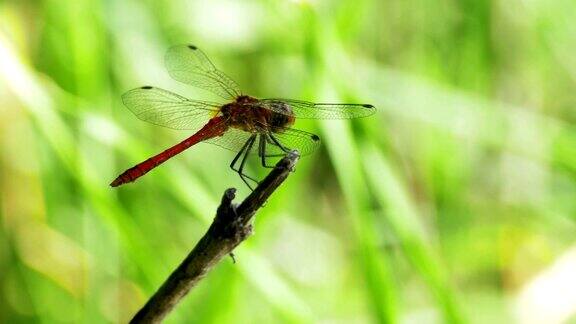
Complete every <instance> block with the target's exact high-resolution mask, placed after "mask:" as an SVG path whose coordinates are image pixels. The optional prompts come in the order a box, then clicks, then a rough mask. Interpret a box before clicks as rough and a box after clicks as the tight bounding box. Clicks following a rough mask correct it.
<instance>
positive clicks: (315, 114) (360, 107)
mask: <svg viewBox="0 0 576 324" xmlns="http://www.w3.org/2000/svg"><path fill="white" fill-rule="evenodd" d="M255 104H256V105H259V106H261V107H264V108H267V109H270V110H272V111H275V112H278V113H281V114H285V115H290V114H289V113H287V111H290V110H291V111H292V113H293V115H294V116H295V117H297V118H302V119H349V118H359V117H366V116H370V115H372V114H374V113H375V112H376V108H375V107H374V106H372V105H370V104H347V103H342V104H340V103H335V104H333V103H313V102H308V101H303V100H293V99H261V100H259V101H258V102H257V103H255ZM286 107H289V108H291V109H290V110H287V109H286Z"/></svg>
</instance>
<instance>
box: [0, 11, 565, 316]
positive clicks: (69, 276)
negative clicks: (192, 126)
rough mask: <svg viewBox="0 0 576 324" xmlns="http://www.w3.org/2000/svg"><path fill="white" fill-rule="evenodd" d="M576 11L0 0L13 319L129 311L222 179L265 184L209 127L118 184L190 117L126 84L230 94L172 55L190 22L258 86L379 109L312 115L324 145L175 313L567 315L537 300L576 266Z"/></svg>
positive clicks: (0, 236) (183, 247)
mask: <svg viewBox="0 0 576 324" xmlns="http://www.w3.org/2000/svg"><path fill="white" fill-rule="evenodd" d="M575 19H576V4H575V3H574V2H573V1H570V0H560V1H529V2H522V1H504V2H488V1H471V0H466V1H457V2H454V1H434V2H430V1H417V0H406V1H399V0H387V1H378V0H373V1H368V0H356V1H321V0H310V1H223V0H218V1H184V0H177V1H156V2H153V1H96V0H79V1H62V0H47V1H44V2H42V3H38V2H30V1H2V2H0V113H1V116H2V118H0V150H1V154H0V322H2V323H17V322H43V323H60V322H62V323H77V322H90V323H102V322H126V321H127V320H128V319H129V318H130V317H131V315H132V314H134V312H135V311H136V310H137V309H138V307H139V306H141V305H142V304H143V303H144V301H145V300H146V299H147V297H148V296H150V295H151V294H152V293H153V292H154V290H155V289H156V288H157V287H158V286H159V284H160V283H161V282H162V281H163V280H164V278H165V277H166V276H167V275H168V274H169V272H170V271H171V270H172V269H173V268H174V267H175V266H176V265H177V264H178V263H179V261H180V260H181V259H182V258H183V257H184V256H185V255H186V253H187V252H188V251H189V249H190V248H191V247H192V246H193V245H194V244H195V242H196V241H197V239H198V238H199V237H200V236H201V235H202V234H203V233H204V231H205V230H206V228H207V225H208V224H209V223H210V221H211V218H212V217H213V215H214V212H215V210H216V207H217V204H218V201H219V199H220V195H221V194H222V193H223V191H224V190H225V189H226V188H228V187H231V186H233V187H237V188H239V195H238V196H239V198H240V199H241V198H242V197H244V196H245V195H246V194H247V189H246V187H245V186H244V185H243V184H242V182H241V181H240V179H239V178H238V177H237V175H236V174H235V173H233V172H232V171H231V170H229V169H228V164H229V163H230V160H231V159H232V157H233V153H231V152H228V151H225V150H221V149H220V148H218V147H216V146H211V145H205V144H202V145H198V146H197V147H194V148H192V149H190V150H188V151H186V152H185V153H183V154H180V155H179V156H177V157H175V158H174V159H172V160H171V161H169V162H168V163H166V164H165V165H162V167H160V168H158V169H156V170H154V171H152V172H151V173H149V174H147V175H146V176H145V177H143V178H141V179H140V180H138V181H137V182H136V183H134V184H130V185H126V186H123V187H120V188H116V189H112V188H110V187H108V184H109V183H110V181H111V180H113V179H114V177H116V176H117V175H118V174H119V173H120V172H121V171H123V170H124V169H126V168H127V167H130V166H132V165H134V164H136V163H137V162H140V161H142V160H144V159H146V158H147V157H149V156H151V155H153V154H155V153H157V152H159V151H161V150H163V149H164V148H166V147H168V146H170V145H173V144H174V143H176V142H178V141H180V140H181V139H183V138H184V137H187V136H189V135H190V134H189V133H187V132H185V131H184V132H182V131H173V130H169V129H164V128H161V127H157V126H154V125H151V124H146V123H142V122H141V121H139V120H138V119H137V118H135V117H134V116H133V115H132V114H131V113H130V112H129V111H128V110H127V109H126V108H125V107H123V106H122V103H121V100H120V96H121V94H122V93H123V92H125V91H127V90H129V89H132V88H134V87H137V86H142V85H154V86H158V87H162V88H165V89H169V90H171V91H174V92H177V93H179V94H181V95H184V96H187V97H190V98H197V99H206V100H214V97H213V96H211V95H210V94H209V93H206V92H203V91H200V90H197V89H193V88H190V87H188V86H186V85H182V84H179V83H178V82H176V81H173V80H171V79H170V78H169V76H168V73H167V72H166V70H165V69H164V67H163V54H164V52H165V51H166V49H167V48H168V47H169V46H171V45H174V44H182V43H194V44H196V45H197V46H199V47H201V48H202V49H203V50H204V51H205V52H206V53H207V54H208V55H209V56H210V57H211V58H212V60H213V61H214V63H215V64H216V65H217V66H219V67H220V68H221V69H222V70H223V71H225V72H226V73H227V74H228V75H230V76H231V77H232V78H233V79H235V80H236V81H237V82H238V84H240V85H241V87H242V88H243V89H244V91H245V92H246V93H248V94H252V95H255V96H258V97H290V98H298V99H304V100H310V101H319V102H329V101H334V102H362V103H370V104H373V105H375V106H376V107H377V109H378V113H377V114H376V115H374V116H372V117H369V118H364V119H361V120H353V121H309V120H307V121H300V122H299V123H298V124H297V125H296V126H297V128H301V129H304V130H307V131H310V132H315V133H317V134H319V136H320V137H321V138H322V141H323V142H322V143H323V144H322V147H321V149H320V150H319V152H317V153H316V154H314V155H311V156H309V157H305V158H303V159H302V160H301V161H300V163H299V164H298V168H297V171H296V172H295V173H294V174H293V175H292V176H291V177H290V178H289V179H288V180H287V182H286V183H285V184H284V185H283V187H282V188H280V189H279V190H278V192H277V193H276V194H275V195H274V196H273V198H272V199H271V200H270V201H269V202H268V204H267V205H266V206H265V208H263V209H262V210H261V212H260V213H259V214H258V217H257V219H256V222H255V228H256V234H255V236H253V237H251V238H250V239H249V241H248V242H246V243H245V244H243V245H242V246H240V247H239V248H238V250H237V253H236V255H237V256H236V257H237V260H238V263H237V264H232V263H231V260H224V261H223V262H222V263H221V264H220V265H218V267H216V268H215V269H214V271H213V272H212V273H210V274H209V275H208V276H207V277H206V278H205V280H204V281H203V282H202V283H201V284H200V285H199V286H198V287H197V288H196V289H195V290H194V291H193V292H192V293H191V294H190V295H189V296H187V297H186V299H185V300H184V301H183V303H182V304H181V305H179V307H177V309H176V310H175V311H174V312H173V313H172V314H171V315H170V317H169V318H168V320H167V322H169V323H189V322H201V323H249V322H262V323H270V322H280V323H284V322H287V323H313V322H329V321H330V322H346V323H348V322H352V323H371V322H378V323H399V322H407V321H410V322H418V323H420V322H422V323H429V322H446V323H460V322H472V323H494V322H509V321H512V320H514V319H515V320H520V321H521V320H526V319H532V320H539V319H542V321H543V322H550V321H563V320H567V319H568V318H569V317H570V316H574V315H573V314H574V309H576V301H574V300H568V301H569V302H571V304H570V305H571V308H566V309H561V308H553V307H552V308H550V307H548V308H546V306H545V305H544V304H542V302H537V301H541V300H544V301H547V302H550V303H551V304H552V305H557V304H554V301H555V300H556V299H555V298H560V297H561V295H560V294H552V293H550V291H554V290H546V289H545V288H546V287H558V286H559V287H565V288H566V289H569V287H572V288H573V289H572V291H573V290H575V289H576V288H575V287H574V285H575V284H574V283H572V282H571V281H570V280H565V278H566V277H562V275H561V271H560V270H559V269H564V268H563V267H564V266H566V267H569V266H568V265H566V264H567V263H566V262H564V261H565V260H573V258H575V257H574V256H573V255H572V254H573V252H572V254H570V253H571V252H569V251H570V249H573V248H574V233H575V230H576V223H575V221H576V219H575V217H574V215H576V199H575V197H576V136H575V134H576V130H575V128H574V126H573V124H574V122H575V121H576V113H575V111H576V110H575V105H576V95H575V92H574V86H575V83H574V80H576V60H575V59H574V55H573V53H574V51H575V50H576V42H575V39H576V38H574V28H573V26H572V25H573V23H571V22H573V21H575ZM251 162H252V163H251V164H250V165H249V169H250V171H249V172H250V173H251V174H259V175H263V174H264V172H265V170H262V169H261V168H259V166H258V161H251ZM553 270H554V271H553ZM574 271H576V270H574ZM563 278H564V279H563ZM537 284H538V285H537ZM542 285H544V286H542ZM547 285H548V286H547ZM543 287H544V288H543ZM538 289H541V290H538ZM563 301H564V302H566V299H563ZM563 305H564V304H563ZM551 309H552V310H551Z"/></svg>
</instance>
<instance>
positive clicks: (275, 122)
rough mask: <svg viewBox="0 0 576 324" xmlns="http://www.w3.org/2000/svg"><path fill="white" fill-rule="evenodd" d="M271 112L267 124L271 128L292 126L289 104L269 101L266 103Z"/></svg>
mask: <svg viewBox="0 0 576 324" xmlns="http://www.w3.org/2000/svg"><path fill="white" fill-rule="evenodd" d="M268 106H269V110H270V111H271V112H272V114H271V116H270V119H269V123H270V126H273V127H289V126H292V124H294V112H293V111H292V107H290V105H289V104H287V103H285V102H283V101H280V100H278V101H271V102H269V103H268Z"/></svg>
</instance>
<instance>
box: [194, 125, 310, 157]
mask: <svg viewBox="0 0 576 324" xmlns="http://www.w3.org/2000/svg"><path fill="white" fill-rule="evenodd" d="M250 136H252V133H249V132H246V131H243V130H240V129H237V128H229V129H228V130H227V131H226V132H225V133H224V134H223V135H222V136H218V137H213V138H210V139H208V140H206V141H204V142H206V143H210V144H214V145H218V146H220V147H223V148H225V149H228V150H230V151H234V152H239V151H240V150H241V149H242V147H243V146H244V144H246V141H248V139H249V138H250ZM270 136H272V137H273V138H271V137H270ZM262 140H264V141H266V144H265V155H266V156H267V157H277V156H284V155H286V152H285V151H284V150H283V149H282V148H284V149H286V150H294V149H296V150H298V151H299V152H300V155H301V156H304V155H308V154H310V153H312V152H314V150H316V149H317V148H318V146H319V145H320V138H319V137H318V136H316V135H314V134H312V133H308V132H304V131H301V130H297V129H293V128H285V129H283V130H282V132H278V133H277V132H271V133H269V135H267V134H264V133H262V134H259V135H258V138H257V139H256V142H254V146H253V147H252V150H251V151H250V154H259V145H260V144H259V143H260V141H262ZM280 146H282V147H280Z"/></svg>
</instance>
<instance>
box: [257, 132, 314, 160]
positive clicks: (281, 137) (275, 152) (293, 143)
mask: <svg viewBox="0 0 576 324" xmlns="http://www.w3.org/2000/svg"><path fill="white" fill-rule="evenodd" d="M260 140H262V139H260ZM318 146H320V137H318V136H317V135H315V134H312V133H308V132H305V131H302V130H298V129H294V128H284V129H281V130H279V129H276V131H275V132H270V133H269V134H268V135H267V137H266V144H265V154H266V155H267V156H284V155H286V153H287V152H286V150H298V152H300V156H304V155H308V154H310V153H312V152H314V151H315V150H316V149H317V148H318Z"/></svg>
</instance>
